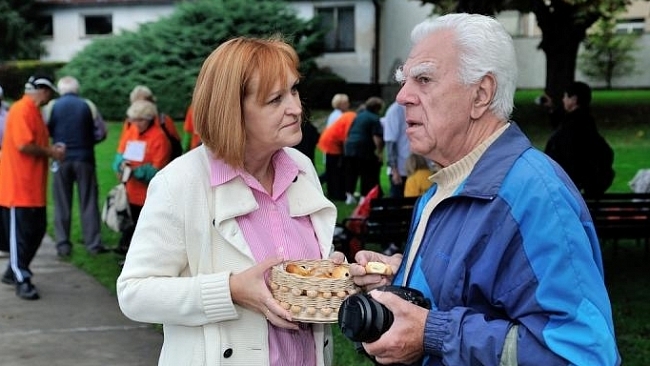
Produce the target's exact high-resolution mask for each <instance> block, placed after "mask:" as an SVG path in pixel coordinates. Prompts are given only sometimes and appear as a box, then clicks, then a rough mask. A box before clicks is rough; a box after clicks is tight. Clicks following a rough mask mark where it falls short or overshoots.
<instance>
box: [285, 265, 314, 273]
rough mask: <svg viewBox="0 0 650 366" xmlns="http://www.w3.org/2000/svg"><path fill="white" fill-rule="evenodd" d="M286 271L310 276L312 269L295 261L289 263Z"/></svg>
mask: <svg viewBox="0 0 650 366" xmlns="http://www.w3.org/2000/svg"><path fill="white" fill-rule="evenodd" d="M285 271H287V272H289V273H293V274H297V275H301V276H309V275H311V273H310V271H309V270H308V269H307V268H305V267H304V266H301V265H298V264H295V263H289V264H287V268H285Z"/></svg>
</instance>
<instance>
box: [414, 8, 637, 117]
mask: <svg viewBox="0 0 650 366" xmlns="http://www.w3.org/2000/svg"><path fill="white" fill-rule="evenodd" d="M421 2H422V3H429V4H433V5H435V6H436V7H435V8H434V11H436V12H437V13H447V12H452V11H453V12H471V13H478V14H484V15H496V14H497V13H499V12H500V11H503V10H517V11H520V12H523V13H527V12H533V13H534V14H535V16H536V17H537V25H538V26H539V28H540V29H541V31H542V40H541V42H540V44H539V46H538V47H539V48H540V49H541V50H542V51H543V52H544V54H545V55H546V87H545V89H546V94H548V95H549V96H550V97H551V99H552V100H553V104H554V105H560V106H561V105H562V104H561V99H562V95H563V93H564V90H565V89H566V87H567V86H568V85H569V83H571V82H572V81H573V80H574V78H575V71H576V60H577V57H578V49H579V47H580V43H581V42H582V41H583V40H584V39H585V37H586V32H587V29H589V27H591V25H592V24H594V22H596V21H597V20H598V19H599V18H601V17H607V16H609V15H610V14H613V13H614V12H615V11H618V10H619V9H624V8H625V7H626V6H627V5H629V4H630V3H631V0H489V1H488V0H459V1H452V0H421Z"/></svg>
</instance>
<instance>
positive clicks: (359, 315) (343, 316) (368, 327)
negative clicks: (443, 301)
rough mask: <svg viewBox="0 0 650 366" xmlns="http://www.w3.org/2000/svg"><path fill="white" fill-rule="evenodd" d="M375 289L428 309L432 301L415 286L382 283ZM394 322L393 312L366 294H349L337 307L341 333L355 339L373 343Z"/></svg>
mask: <svg viewBox="0 0 650 366" xmlns="http://www.w3.org/2000/svg"><path fill="white" fill-rule="evenodd" d="M377 290H380V291H386V292H391V293H393V294H395V295H397V296H399V297H401V298H402V299H404V300H406V301H408V302H410V303H412V304H415V305H418V306H420V307H423V308H425V309H431V301H429V299H427V298H425V297H424V295H423V294H422V293H421V292H420V291H418V290H415V289H412V288H408V287H403V286H382V287H378V288H377ZM392 324H393V313H392V312H391V311H390V310H388V309H387V308H386V307H385V306H384V305H382V304H381V303H379V302H377V301H376V300H375V299H373V298H372V296H370V295H368V294H367V293H363V292H361V293H358V294H354V295H350V296H348V297H347V298H346V299H345V300H343V302H342V303H341V307H340V308H339V327H340V328H341V332H342V333H343V334H344V335H345V336H346V337H348V338H349V339H350V340H352V341H355V342H374V341H376V340H378V339H379V337H381V335H382V334H384V333H385V332H386V331H387V330H388V329H389V328H390V326H391V325H392Z"/></svg>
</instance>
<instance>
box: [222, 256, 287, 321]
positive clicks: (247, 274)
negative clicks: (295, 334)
mask: <svg viewBox="0 0 650 366" xmlns="http://www.w3.org/2000/svg"><path fill="white" fill-rule="evenodd" d="M283 260H284V259H283V258H267V259H265V260H264V261H263V262H261V263H258V264H256V265H255V266H253V267H251V268H249V269H247V270H245V271H243V272H241V273H237V274H232V275H231V276H230V296H231V297H232V300H233V302H234V303H235V304H237V305H240V306H243V307H245V308H247V309H249V310H252V311H256V312H258V313H260V314H262V315H264V316H265V317H266V318H267V319H268V321H270V322H271V323H272V324H273V325H275V326H276V327H280V328H286V329H294V330H297V329H298V324H296V323H294V322H292V318H291V313H290V312H289V310H285V309H284V308H283V307H281V306H280V304H278V302H277V301H275V299H274V298H273V294H271V290H269V287H268V285H267V284H266V281H265V274H266V273H267V271H270V270H271V268H272V267H273V266H275V265H278V264H280V263H282V261H283Z"/></svg>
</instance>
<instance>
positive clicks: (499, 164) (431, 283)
mask: <svg viewBox="0 0 650 366" xmlns="http://www.w3.org/2000/svg"><path fill="white" fill-rule="evenodd" d="M432 189H436V188H435V185H434V187H432ZM413 221H415V219H414V220H413ZM412 225H413V226H412V228H411V231H412V232H413V231H414V229H415V225H417V223H416V222H414V223H413V224H412ZM426 225H427V227H426V230H425V232H424V236H423V239H422V242H421V244H420V246H419V249H418V252H417V255H416V258H415V259H414V262H413V265H412V267H411V269H410V270H409V272H408V279H407V281H406V285H407V286H409V287H413V288H416V289H419V290H420V291H422V292H423V293H424V294H425V295H426V296H427V297H428V298H429V299H430V300H431V301H432V303H433V304H434V309H433V310H431V311H430V312H429V315H428V318H427V322H426V325H425V334H424V351H425V358H424V361H423V362H422V364H423V365H443V364H444V365H499V361H500V357H501V352H502V349H503V345H504V340H505V337H506V334H507V332H508V330H509V329H510V328H511V327H512V326H513V325H518V337H517V358H518V364H519V365H535V366H539V365H545V366H548V365H568V364H571V365H619V364H620V362H621V361H620V356H619V353H618V350H617V348H616V340H615V336H614V326H613V322H612V311H611V306H610V301H609V297H608V294H607V290H606V288H605V284H604V278H603V277H604V275H603V265H602V259H601V253H600V247H599V243H598V238H597V236H596V231H595V229H594V224H593V222H592V220H591V217H590V215H589V211H588V209H587V207H586V205H585V203H584V201H583V200H582V197H581V195H580V193H579V192H578V191H577V190H576V188H575V186H574V185H573V184H572V183H571V180H570V179H569V177H568V176H567V175H566V174H565V173H564V171H563V170H562V169H561V168H560V167H559V166H558V165H557V164H556V163H555V162H553V161H552V160H551V159H550V158H549V157H547V156H546V155H544V154H543V153H542V152H540V151H539V150H537V149H535V148H533V147H532V146H531V143H530V141H529V140H528V139H527V138H526V137H525V135H524V134H523V133H522V132H521V130H520V129H519V128H518V127H517V126H516V125H515V124H514V123H512V124H511V126H510V127H508V128H507V129H506V131H504V133H503V134H502V135H501V136H500V137H499V138H498V139H497V140H496V141H495V142H494V143H493V144H492V145H491V146H489V147H488V149H487V150H486V152H485V153H484V154H483V155H482V156H481V158H480V159H479V161H478V162H477V164H476V165H475V167H474V168H473V170H472V171H471V173H470V174H469V176H468V177H467V179H466V180H465V181H464V182H463V183H461V185H460V186H459V187H458V189H457V190H456V192H454V193H453V194H452V196H451V197H449V198H447V199H445V200H443V201H442V202H440V204H438V205H437V206H436V208H435V209H434V210H433V212H432V213H431V216H430V217H429V220H428V222H427V224H426ZM409 245H410V244H409ZM407 251H408V248H407ZM405 258H406V255H405ZM405 263H406V260H404V261H403V264H402V267H401V268H400V269H399V271H398V273H397V276H396V278H395V280H394V283H396V284H402V280H403V276H404V274H405V268H404V267H405Z"/></svg>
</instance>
